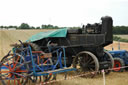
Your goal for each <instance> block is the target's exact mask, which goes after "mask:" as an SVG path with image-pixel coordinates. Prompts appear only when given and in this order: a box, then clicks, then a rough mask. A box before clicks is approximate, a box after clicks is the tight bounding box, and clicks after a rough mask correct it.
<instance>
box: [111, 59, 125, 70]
mask: <svg viewBox="0 0 128 85" xmlns="http://www.w3.org/2000/svg"><path fill="white" fill-rule="evenodd" d="M124 65H125V64H124V61H123V60H122V59H120V58H114V68H113V71H114V72H123V71H124V68H120V67H123V66H124Z"/></svg>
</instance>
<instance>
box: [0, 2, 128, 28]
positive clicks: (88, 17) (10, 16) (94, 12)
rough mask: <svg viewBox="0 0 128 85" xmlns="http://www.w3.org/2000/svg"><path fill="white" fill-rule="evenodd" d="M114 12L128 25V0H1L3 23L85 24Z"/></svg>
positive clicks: (115, 21) (120, 22)
mask: <svg viewBox="0 0 128 85" xmlns="http://www.w3.org/2000/svg"><path fill="white" fill-rule="evenodd" d="M102 16H111V17H112V18H113V25H114V26H117V25H118V26H121V25H126V26H128V0H0V25H4V26H5V25H7V26H8V25H17V26H19V25H20V24H21V23H28V24H29V25H31V26H41V25H42V24H52V25H57V26H61V27H63V26H67V27H69V26H82V25H83V24H85V25H86V24H87V23H95V22H101V20H100V19H101V17H102Z"/></svg>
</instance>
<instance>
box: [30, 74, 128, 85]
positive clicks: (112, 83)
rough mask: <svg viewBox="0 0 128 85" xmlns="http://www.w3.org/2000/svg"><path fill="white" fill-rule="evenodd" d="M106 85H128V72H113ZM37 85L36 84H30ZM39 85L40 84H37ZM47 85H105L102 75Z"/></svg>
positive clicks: (61, 75)
mask: <svg viewBox="0 0 128 85" xmlns="http://www.w3.org/2000/svg"><path fill="white" fill-rule="evenodd" d="M63 77H64V75H63V74H59V75H57V79H62V78H63ZM105 78H106V85H128V79H127V78H128V73H127V72H122V73H120V72H111V73H110V74H109V75H106V77H105ZM28 85H35V84H32V83H30V84H28ZM37 85H38V84H37ZM47 85H103V77H102V75H97V76H95V77H94V78H83V77H77V78H74V79H70V80H62V81H59V82H55V83H50V84H47Z"/></svg>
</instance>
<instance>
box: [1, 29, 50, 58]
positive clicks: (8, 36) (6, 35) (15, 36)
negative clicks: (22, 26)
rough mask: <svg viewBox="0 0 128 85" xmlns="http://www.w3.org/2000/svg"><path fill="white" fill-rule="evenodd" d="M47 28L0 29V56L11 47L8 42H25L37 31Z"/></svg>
mask: <svg viewBox="0 0 128 85" xmlns="http://www.w3.org/2000/svg"><path fill="white" fill-rule="evenodd" d="M45 31H48V30H0V58H1V57H3V56H5V55H6V54H7V53H8V52H9V50H11V49H12V47H11V46H10V44H15V43H19V42H18V40H21V41H23V42H25V41H26V40H27V39H28V38H29V37H30V36H32V35H33V34H36V33H38V32H45Z"/></svg>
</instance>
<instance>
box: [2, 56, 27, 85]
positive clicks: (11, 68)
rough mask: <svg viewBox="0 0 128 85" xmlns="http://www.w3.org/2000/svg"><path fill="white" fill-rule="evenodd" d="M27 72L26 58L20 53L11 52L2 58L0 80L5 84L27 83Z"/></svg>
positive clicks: (18, 84) (19, 84)
mask: <svg viewBox="0 0 128 85" xmlns="http://www.w3.org/2000/svg"><path fill="white" fill-rule="evenodd" d="M27 72H28V69H27V66H26V64H25V61H24V58H23V57H22V56H21V55H19V54H10V55H8V56H5V57H4V58H3V59H2V60H1V64H0V80H2V84H3V85H25V84H26V79H27Z"/></svg>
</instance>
